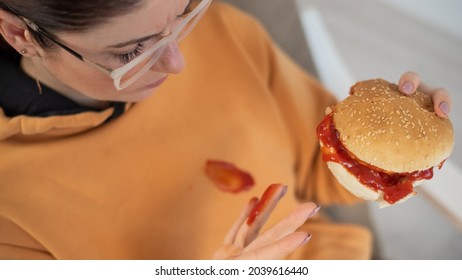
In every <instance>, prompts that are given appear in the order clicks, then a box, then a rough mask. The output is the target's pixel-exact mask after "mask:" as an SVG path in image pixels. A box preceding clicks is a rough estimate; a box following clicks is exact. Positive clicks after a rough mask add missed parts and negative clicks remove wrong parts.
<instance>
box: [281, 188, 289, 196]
mask: <svg viewBox="0 0 462 280" xmlns="http://www.w3.org/2000/svg"><path fill="white" fill-rule="evenodd" d="M287 189H288V187H287V186H284V188H283V189H282V191H281V195H280V197H283V196H284V195H285V194H286V193H287Z"/></svg>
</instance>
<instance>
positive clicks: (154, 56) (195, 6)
mask: <svg viewBox="0 0 462 280" xmlns="http://www.w3.org/2000/svg"><path fill="white" fill-rule="evenodd" d="M211 2H212V0H192V1H190V2H189V5H188V8H187V11H186V12H185V13H184V14H183V15H181V17H182V18H183V19H182V20H181V21H176V23H175V25H174V26H173V27H172V28H171V29H170V30H169V31H170V32H169V33H168V34H167V35H165V34H161V36H162V37H161V39H160V40H159V41H157V42H156V43H154V44H153V45H152V46H151V47H149V48H148V49H146V50H145V51H143V52H142V53H141V54H140V55H138V56H137V57H136V58H134V59H133V60H131V61H130V62H128V63H127V64H125V65H124V66H121V67H119V68H116V69H111V68H107V67H104V66H103V65H101V64H99V63H97V62H94V61H92V60H90V59H88V58H85V57H84V56H82V55H81V54H79V53H78V52H76V51H74V50H73V49H71V48H69V47H68V46H66V45H64V44H63V43H61V42H60V41H59V40H57V39H55V36H53V35H51V34H50V33H48V32H47V31H45V30H43V29H41V28H40V27H38V26H37V25H36V24H35V23H34V22H32V21H30V20H28V19H26V18H23V20H24V22H25V23H26V24H27V26H28V27H29V28H31V29H32V30H34V31H35V32H38V33H40V34H41V35H43V36H45V37H47V38H48V39H50V40H51V41H52V42H53V43H55V44H56V45H58V46H59V47H61V48H62V49H64V50H65V51H67V52H68V53H69V54H71V55H73V56H74V57H76V58H78V59H79V60H81V61H83V62H84V63H86V64H88V65H91V66H92V67H94V68H95V69H97V70H99V71H101V72H103V73H105V74H107V75H109V76H110V77H111V78H112V79H113V80H114V86H115V88H116V89H117V90H122V89H124V88H126V87H128V86H129V85H131V84H133V83H134V82H135V81H137V80H138V79H139V78H140V77H141V76H143V75H144V74H145V73H146V72H147V71H149V69H151V67H152V66H153V65H154V64H155V63H156V62H157V61H158V60H159V58H160V57H162V54H163V53H164V51H165V49H166V47H168V46H169V45H170V44H171V43H173V42H180V41H181V40H183V39H184V38H185V37H186V36H187V35H188V34H189V33H190V32H191V30H192V29H193V28H194V27H195V26H196V24H197V22H198V21H199V20H200V19H201V18H202V16H203V15H204V13H205V11H206V10H207V8H208V7H209V6H210V3H211Z"/></svg>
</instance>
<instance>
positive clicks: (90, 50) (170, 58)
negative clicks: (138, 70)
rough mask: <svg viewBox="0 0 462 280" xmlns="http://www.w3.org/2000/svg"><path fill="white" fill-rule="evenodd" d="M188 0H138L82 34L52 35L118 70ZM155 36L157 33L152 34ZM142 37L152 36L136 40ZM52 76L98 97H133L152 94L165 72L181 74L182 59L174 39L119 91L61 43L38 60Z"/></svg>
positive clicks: (153, 39) (149, 42)
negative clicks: (123, 12)
mask: <svg viewBox="0 0 462 280" xmlns="http://www.w3.org/2000/svg"><path fill="white" fill-rule="evenodd" d="M188 3H189V1H187V0H142V6H141V8H138V9H135V10H134V11H133V12H131V13H129V14H126V15H122V16H118V17H115V18H113V19H112V20H110V21H108V22H107V23H105V24H103V25H100V26H97V27H96V28H93V29H90V30H88V31H86V32H84V33H78V34H77V33H60V34H55V35H56V36H57V37H58V38H59V40H60V41H61V42H62V43H64V44H65V45H67V46H68V47H70V48H71V49H73V50H75V51H76V52H78V53H80V54H81V55H82V56H83V57H85V58H87V59H89V60H91V61H93V62H96V63H98V64H100V65H102V66H104V67H106V68H110V69H116V68H119V67H121V66H123V65H125V64H126V63H127V62H129V61H130V60H132V59H133V58H135V57H136V56H137V55H139V54H140V53H142V52H143V50H144V48H145V47H146V46H151V45H152V44H153V43H154V42H156V41H158V40H159V36H160V35H159V34H162V33H161V32H163V31H165V30H166V29H169V28H170V26H171V25H172V24H175V22H178V20H179V18H178V17H179V16H181V15H182V14H183V12H184V11H185V8H186V7H187V6H188ZM153 35H155V36H153ZM141 38H150V39H148V40H145V41H140V39H141ZM42 63H43V64H44V66H45V67H46V68H47V70H48V71H49V72H50V73H51V74H52V75H53V76H54V78H55V79H56V80H57V81H58V82H61V83H63V84H65V85H66V86H67V87H70V88H71V89H73V90H74V91H77V92H79V93H81V94H83V95H85V96H87V97H90V98H92V99H96V100H105V101H125V102H137V101H141V100H143V99H145V98H147V97H148V96H150V95H151V94H152V93H153V92H154V91H155V88H156V87H158V86H160V85H161V84H162V82H163V81H165V79H166V77H167V76H168V74H177V73H180V72H181V71H182V70H183V68H184V59H183V56H182V54H181V52H180V50H179V48H178V44H177V43H171V44H170V45H168V46H167V47H166V48H165V50H164V52H163V54H162V56H161V57H160V58H159V60H158V61H157V62H156V64H154V66H153V67H152V68H151V69H150V70H149V71H148V72H146V73H145V74H144V75H143V76H142V77H141V78H140V79H138V80H137V81H136V82H134V83H133V84H132V85H130V86H128V87H127V88H125V89H123V90H120V91H118V90H116V89H115V87H114V81H113V80H112V79H111V78H110V77H109V75H107V74H105V73H102V72H100V71H98V70H97V69H95V68H94V67H92V66H91V65H88V64H86V63H84V62H82V61H80V60H79V59H77V58H76V57H74V56H72V55H71V54H69V53H68V52H66V51H64V50H63V49H61V48H56V52H55V53H53V54H50V55H49V56H46V59H42Z"/></svg>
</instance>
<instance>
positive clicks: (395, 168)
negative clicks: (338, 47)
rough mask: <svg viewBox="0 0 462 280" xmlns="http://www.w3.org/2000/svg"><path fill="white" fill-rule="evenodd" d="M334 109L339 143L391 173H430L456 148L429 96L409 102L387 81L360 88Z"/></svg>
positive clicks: (358, 85)
mask: <svg viewBox="0 0 462 280" xmlns="http://www.w3.org/2000/svg"><path fill="white" fill-rule="evenodd" d="M350 93H351V95H350V96H349V97H348V98H346V99H345V100H343V101H342V102H340V103H339V104H337V106H335V108H334V109H333V121H334V124H335V128H336V129H337V131H338V133H339V138H340V141H341V142H342V144H343V145H344V146H345V148H346V149H348V151H349V152H350V153H351V155H352V156H353V157H355V158H357V159H359V160H360V161H363V162H365V163H367V164H369V165H372V166H375V167H378V168H379V169H382V170H386V171H388V172H395V173H403V172H413V171H418V170H424V169H428V168H430V167H432V166H437V165H439V164H440V163H441V162H443V161H444V160H446V159H447V158H448V157H449V155H450V153H451V152H452V148H453V146H454V131H453V127H452V125H451V122H450V121H449V120H448V119H444V118H440V117H438V116H437V115H436V114H435V112H434V109H433V102H432V100H431V98H430V96H429V95H427V94H424V93H422V92H420V91H417V92H416V93H414V94H412V95H411V96H405V95H403V94H402V93H400V92H399V90H398V86H397V85H395V84H391V83H389V82H387V81H385V80H382V79H376V80H368V81H362V82H358V83H356V84H355V85H354V86H353V87H352V88H351V92H350Z"/></svg>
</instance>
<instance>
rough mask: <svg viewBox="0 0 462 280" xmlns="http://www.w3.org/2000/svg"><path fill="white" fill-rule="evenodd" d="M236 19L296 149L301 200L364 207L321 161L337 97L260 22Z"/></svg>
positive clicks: (249, 17) (296, 165)
mask: <svg viewBox="0 0 462 280" xmlns="http://www.w3.org/2000/svg"><path fill="white" fill-rule="evenodd" d="M234 15H235V16H236V17H237V18H235V19H234V23H233V25H234V27H235V28H236V30H237V32H236V33H237V34H239V36H240V37H241V38H240V40H241V42H242V44H243V45H244V46H243V47H244V48H245V49H246V53H247V54H248V58H249V59H251V60H253V62H254V63H255V67H257V68H258V71H259V73H261V75H262V76H263V78H264V80H265V81H266V82H267V86H268V88H269V90H270V92H271V93H272V95H273V98H274V99H275V103H276V104H278V105H277V106H278V108H279V110H280V115H281V117H282V119H283V122H284V124H285V126H286V127H287V131H288V133H289V137H290V139H291V141H292V143H293V147H294V151H295V157H296V162H295V163H294V167H293V168H294V173H295V174H296V182H297V186H296V187H297V196H298V198H299V199H300V200H304V201H305V200H306V201H313V202H315V203H318V204H320V205H329V204H352V203H355V202H359V201H361V200H360V199H358V198H356V197H355V196H354V195H352V194H351V193H350V192H348V191H347V190H346V189H345V188H343V187H342V186H341V185H340V184H339V183H338V182H337V180H336V179H335V177H334V176H333V175H332V173H331V172H330V170H329V169H328V167H327V164H326V163H325V162H323V161H322V159H321V154H320V147H319V142H318V139H317V136H316V127H317V125H318V124H319V122H320V121H321V120H322V118H323V117H324V114H325V113H324V112H325V109H326V107H328V106H331V105H334V104H335V103H336V102H337V101H336V99H335V97H334V96H333V95H332V94H331V93H329V92H328V91H327V90H326V89H325V88H324V87H323V86H322V85H321V84H320V83H319V82H318V81H317V80H316V79H315V78H313V77H312V76H310V75H309V74H308V73H307V72H305V70H303V69H302V68H301V67H300V66H299V65H298V64H297V63H296V62H294V61H292V60H291V58H289V56H288V55H287V54H285V53H284V52H283V51H282V50H281V49H280V48H279V47H278V46H277V45H276V43H274V41H273V40H272V39H271V38H270V36H269V35H268V34H267V32H266V31H265V30H264V28H263V27H262V26H261V25H260V24H259V23H258V22H257V21H256V20H255V19H253V18H252V17H251V16H248V15H244V14H242V13H241V14H239V13H237V14H234Z"/></svg>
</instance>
